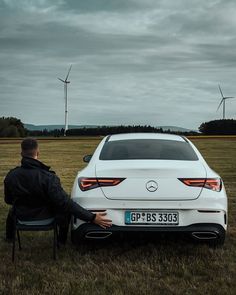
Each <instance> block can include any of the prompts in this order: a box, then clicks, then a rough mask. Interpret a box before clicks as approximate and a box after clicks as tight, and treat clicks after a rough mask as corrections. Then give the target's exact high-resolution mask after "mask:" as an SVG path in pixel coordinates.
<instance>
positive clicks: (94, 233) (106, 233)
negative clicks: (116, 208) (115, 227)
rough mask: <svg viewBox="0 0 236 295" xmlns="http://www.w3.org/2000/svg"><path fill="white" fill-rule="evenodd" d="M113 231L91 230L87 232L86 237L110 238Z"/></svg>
mask: <svg viewBox="0 0 236 295" xmlns="http://www.w3.org/2000/svg"><path fill="white" fill-rule="evenodd" d="M111 234H112V232H110V231H90V232H88V233H86V235H85V238H86V239H106V238H108V237H109V236H110V235H111Z"/></svg>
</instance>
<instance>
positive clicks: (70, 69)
mask: <svg viewBox="0 0 236 295" xmlns="http://www.w3.org/2000/svg"><path fill="white" fill-rule="evenodd" d="M71 68H72V65H71V66H70V68H69V71H68V74H67V76H66V78H65V81H67V79H68V77H69V74H70V71H71Z"/></svg>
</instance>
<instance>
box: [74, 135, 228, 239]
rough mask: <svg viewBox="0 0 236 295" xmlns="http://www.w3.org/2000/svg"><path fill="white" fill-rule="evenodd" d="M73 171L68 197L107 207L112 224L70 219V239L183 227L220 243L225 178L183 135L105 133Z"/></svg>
mask: <svg viewBox="0 0 236 295" xmlns="http://www.w3.org/2000/svg"><path fill="white" fill-rule="evenodd" d="M84 161H85V162H88V165H87V167H86V168H85V169H83V170H82V171H80V172H79V173H78V175H77V176H76V179H75V182H74V186H73V190H72V199H73V200H74V201H75V202H77V203H78V204H80V205H81V206H83V207H84V208H86V209H88V210H90V211H92V212H102V211H105V210H106V211H107V215H108V217H109V218H110V219H112V223H113V225H112V227H111V228H108V229H102V228H101V227H99V226H97V225H95V224H92V223H87V222H84V221H82V220H79V219H76V218H73V220H72V227H71V230H72V231H71V234H72V241H73V242H78V241H80V240H81V239H84V238H88V239H89V238H90V239H92V238H93V239H99V238H106V237H108V236H110V235H111V234H112V233H114V232H128V231H130V232H132V231H139V232H146V231H151V232H153V234H155V232H184V233H187V234H190V235H191V236H192V237H194V238H195V239H198V240H204V241H209V242H210V243H213V244H214V245H222V244H223V243H224V240H225V233H226V230H227V196H226V192H225V188H224V185H223V181H222V179H221V178H220V176H219V175H218V174H217V173H216V172H214V171H213V170H212V169H211V168H210V167H209V166H208V165H207V163H206V161H205V160H204V159H203V157H202V155H201V154H200V152H199V151H198V150H197V148H196V147H195V146H194V145H193V143H192V142H191V141H190V140H188V139H187V138H185V137H183V136H178V135H170V134H159V133H129V134H116V135H111V136H107V137H105V138H104V139H103V140H102V141H101V142H100V144H99V145H98V146H97V148H96V151H95V152H94V154H93V155H87V156H85V157H84Z"/></svg>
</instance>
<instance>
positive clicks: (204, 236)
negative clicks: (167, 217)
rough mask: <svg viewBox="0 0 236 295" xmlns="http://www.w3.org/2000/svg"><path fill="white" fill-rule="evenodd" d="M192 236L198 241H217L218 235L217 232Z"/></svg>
mask: <svg viewBox="0 0 236 295" xmlns="http://www.w3.org/2000/svg"><path fill="white" fill-rule="evenodd" d="M192 236H193V237H194V238H195V239H197V240H214V239H217V234H216V233H215V232H210V231H209V232H206V231H204V232H201V231H198V232H192Z"/></svg>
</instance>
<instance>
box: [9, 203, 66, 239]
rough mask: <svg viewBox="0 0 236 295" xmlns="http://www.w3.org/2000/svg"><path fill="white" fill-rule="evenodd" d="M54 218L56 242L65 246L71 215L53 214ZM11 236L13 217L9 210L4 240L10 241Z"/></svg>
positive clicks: (12, 232) (12, 233)
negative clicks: (57, 231) (57, 230)
mask: <svg viewBox="0 0 236 295" xmlns="http://www.w3.org/2000/svg"><path fill="white" fill-rule="evenodd" d="M50 217H53V216H50ZM54 217H55V218H56V222H57V224H58V227H59V236H58V241H59V242H60V243H62V244H65V243H66V240H67V235H68V230H69V225H70V219H71V214H70V213H66V214H61V213H60V214H55V216H54ZM47 218H49V217H47ZM13 235H14V215H13V210H12V208H11V209H10V210H9V212H8V215H7V220H6V239H7V240H12V239H13Z"/></svg>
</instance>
